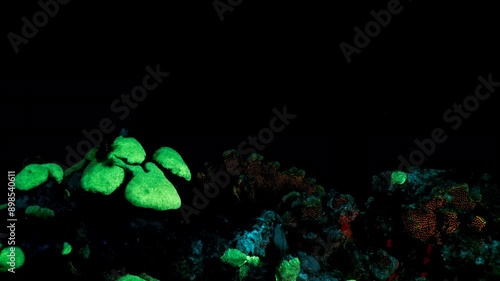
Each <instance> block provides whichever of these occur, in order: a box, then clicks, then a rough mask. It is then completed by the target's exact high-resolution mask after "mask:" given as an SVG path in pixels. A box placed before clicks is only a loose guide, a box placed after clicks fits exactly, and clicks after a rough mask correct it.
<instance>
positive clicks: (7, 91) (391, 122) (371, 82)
mask: <svg viewBox="0 0 500 281" xmlns="http://www.w3.org/2000/svg"><path fill="white" fill-rule="evenodd" d="M16 3H20V5H16V6H6V7H5V9H2V16H1V18H2V33H3V34H4V37H3V38H4V39H3V40H2V41H1V42H2V43H1V46H2V57H3V60H2V63H1V66H2V72H3V73H2V74H3V78H4V80H2V81H1V83H0V90H1V92H2V98H1V105H2V108H1V110H0V112H1V117H2V122H1V124H2V127H3V131H4V133H5V134H4V135H5V137H4V138H2V141H3V143H2V150H3V152H5V153H6V156H5V157H3V159H4V160H7V162H6V163H7V164H8V167H10V169H13V168H15V169H19V168H20V166H21V165H22V161H23V160H24V159H26V158H28V157H34V156H35V155H41V156H43V157H44V159H47V161H54V160H55V161H59V162H64V157H65V153H66V151H65V147H66V146H67V145H69V146H72V147H75V146H76V145H77V144H78V142H79V141H81V140H82V139H84V136H83V135H82V130H83V129H86V130H91V129H93V128H97V127H98V124H99V121H100V120H102V119H103V118H111V119H112V120H113V121H114V124H115V125H116V128H117V129H115V131H114V132H113V133H114V134H116V133H118V131H119V129H120V128H127V129H128V130H129V131H130V133H131V135H133V136H136V137H138V138H140V139H142V140H143V141H142V142H143V143H146V142H147V141H148V140H149V139H151V138H152V139H155V138H158V136H164V139H163V141H164V144H162V145H172V146H174V145H176V146H178V147H179V146H182V150H183V151H182V154H187V153H190V152H192V153H191V154H190V155H191V156H192V157H193V158H192V159H195V158H197V159H203V160H198V161H204V160H206V159H207V158H212V157H213V156H214V155H220V153H221V152H222V151H223V150H224V149H227V148H231V147H234V146H236V145H237V144H239V143H240V142H241V141H243V140H244V139H245V138H246V137H247V136H249V135H255V134H257V133H258V132H259V130H260V129H262V128H264V127H267V126H268V123H269V120H270V119H271V118H272V116H273V112H272V109H273V108H278V109H282V108H283V107H284V106H286V107H287V109H288V111H289V112H290V113H292V114H296V115H297V117H296V118H295V119H294V120H293V121H292V122H291V124H290V125H289V126H287V127H286V129H285V130H284V131H283V132H281V133H279V134H277V136H276V141H274V142H273V143H271V144H270V145H268V146H267V147H266V150H265V151H263V152H262V153H264V154H266V153H271V152H273V153H275V155H272V157H273V158H280V159H283V158H285V157H287V159H288V158H292V159H295V158H297V159H303V160H302V162H304V161H305V162H311V163H312V164H311V166H314V167H317V166H321V167H328V169H326V168H322V169H321V172H320V171H318V172H317V173H318V174H319V173H321V176H322V177H325V178H326V179H327V180H328V181H333V179H334V178H336V177H337V176H341V175H346V173H345V172H341V173H336V172H335V170H338V169H346V170H350V171H355V170H358V169H360V168H361V169H368V171H372V170H375V171H376V170H378V169H379V168H378V165H382V164H381V163H384V164H383V165H385V166H388V167H390V168H392V167H394V166H396V165H397V164H398V161H397V156H399V155H400V154H403V155H408V153H409V152H411V150H412V149H414V148H415V145H414V144H413V141H414V140H415V139H416V138H419V139H422V138H427V137H429V136H430V135H431V132H432V130H434V129H435V128H443V129H444V131H445V132H446V134H447V135H450V136H452V135H453V136H457V137H456V138H453V141H447V142H445V143H444V144H442V145H439V147H438V148H437V151H436V153H435V154H433V155H432V156H431V157H430V158H429V159H428V160H427V161H426V163H429V161H431V160H433V161H437V162H439V163H441V164H442V163H444V162H446V161H447V160H450V162H449V164H447V165H451V164H453V165H457V163H458V162H465V163H467V162H471V163H476V164H475V165H473V166H477V164H478V163H484V161H489V162H494V159H495V157H496V151H495V142H496V139H487V138H481V137H478V138H476V137H473V136H488V135H495V134H496V129H497V127H498V126H497V124H498V123H497V121H496V120H497V117H498V111H497V110H496V108H497V104H498V98H497V97H496V96H497V94H498V91H497V92H496V93H493V94H492V95H491V96H490V97H489V98H488V99H487V100H485V101H482V102H481V103H480V105H479V107H478V109H477V110H475V111H473V112H472V113H471V115H470V117H469V118H468V119H464V120H463V123H462V124H461V126H459V127H458V128H457V129H456V130H452V129H451V128H450V125H451V124H450V123H446V122H445V121H444V120H443V113H444V112H445V111H446V110H447V109H449V108H451V107H452V106H453V105H454V104H455V103H461V102H462V101H463V100H464V98H466V97H468V96H470V95H472V94H473V93H474V90H475V87H476V86H477V85H478V80H477V77H478V76H479V75H481V76H483V77H487V76H488V75H489V74H492V75H493V80H500V74H498V53H499V51H498V50H500V49H499V48H498V43H497V41H498V40H497V38H498V30H497V28H498V20H497V16H496V14H495V12H494V11H495V9H494V8H493V6H491V5H490V4H484V3H477V4H474V5H472V4H470V3H443V4H437V3H428V2H423V1H401V2H400V3H401V4H400V5H401V6H402V11H401V12H400V13H399V14H397V15H392V17H391V21H390V23H389V24H388V25H387V26H386V27H383V28H382V29H381V32H380V33H379V35H378V36H376V37H374V38H372V39H371V42H370V43H369V45H368V46H367V47H366V48H363V49H362V50H361V53H360V54H353V55H352V62H351V63H347V62H346V59H345V57H344V55H343V54H342V51H341V49H340V48H339V44H340V43H341V42H346V43H348V44H351V45H353V44H354V42H353V40H354V39H353V38H354V35H355V32H354V29H353V28H354V27H356V26H357V27H360V28H361V29H364V27H365V25H366V23H367V22H369V21H372V20H373V17H372V15H371V14H370V11H372V10H375V11H379V10H381V9H386V8H387V5H388V3H389V1H365V2H362V1H354V2H352V1H351V2H347V1H342V2H340V3H335V4H334V5H327V3H325V2H321V1H312V2H307V3H305V2H299V1H296V2H294V1H273V2H272V3H269V2H264V1H261V2H256V1H242V3H241V4H239V5H238V6H236V7H235V8H234V10H232V11H231V12H225V13H224V20H223V21H222V22H221V20H220V18H219V16H218V14H217V12H216V10H215V9H214V6H213V2H211V1H202V2H185V1H175V2H169V3H159V2H151V3H150V2H144V1H140V2H139V1H131V2H120V3H116V4H114V3H108V4H103V3H99V2H93V1H85V2H82V1H75V0H73V1H70V2H69V3H68V4H65V5H60V7H59V8H60V9H59V12H58V13H57V15H55V16H54V17H53V18H50V19H49V21H48V24H47V25H46V26H44V27H42V28H40V29H39V31H38V33H37V34H36V36H35V37H34V38H32V39H30V40H29V42H28V44H22V45H20V47H19V53H18V54H15V53H14V51H13V48H12V46H11V45H10V43H9V40H8V37H7V34H8V33H9V32H14V33H16V34H21V28H22V25H23V22H22V21H21V18H22V17H24V16H25V17H27V18H28V19H32V17H33V14H34V13H35V12H37V11H39V10H40V7H39V5H38V4H37V3H36V1H24V2H16ZM6 5H7V4H6ZM158 64H159V65H160V69H161V70H162V71H165V72H169V73H170V75H169V76H168V77H167V78H166V79H165V81H163V82H162V83H161V84H160V86H159V87H158V88H157V89H155V90H154V91H152V92H149V93H148V96H147V98H146V99H145V100H144V101H142V102H140V103H139V104H138V107H137V108H136V109H134V110H131V113H130V114H129V115H128V116H127V118H125V119H124V120H120V119H117V114H116V113H114V112H112V111H111V109H110V105H111V103H112V102H113V101H114V100H115V99H117V98H119V97H120V95H121V94H122V93H130V90H131V89H132V88H133V87H134V86H135V85H138V84H140V83H141V81H142V78H143V76H144V75H145V74H146V71H145V67H146V66H151V67H153V68H154V67H155V66H156V65H158ZM179 135H181V136H204V135H205V136H206V135H213V136H230V135H233V136H240V137H234V138H225V137H212V138H205V137H191V138H188V137H185V138H178V137H172V136H179ZM308 135H309V136H321V135H325V136H326V135H331V136H333V137H331V138H329V139H323V138H320V137H316V138H307V137H301V138H291V137H288V138H285V136H308ZM377 135H386V136H398V135H400V136H401V135H406V136H409V137H385V138H377V137H369V136H377ZM460 136H469V137H460ZM169 137H170V138H169ZM177 139H182V141H176V140H177ZM278 140H279V141H278ZM146 145H147V144H146ZM151 149H154V148H153V147H152V148H151ZM179 149H180V147H179ZM194 151H196V153H194ZM151 153H152V151H151ZM276 160H279V159H276ZM457 161H458V162H457ZM299 164H300V163H298V165H299ZM304 165H305V164H304ZM345 167H349V169H347V168H345ZM353 173H354V174H355V172H353ZM336 174H340V175H336ZM318 176H319V175H318ZM347 178H348V177H347ZM346 182H348V181H347V180H346Z"/></svg>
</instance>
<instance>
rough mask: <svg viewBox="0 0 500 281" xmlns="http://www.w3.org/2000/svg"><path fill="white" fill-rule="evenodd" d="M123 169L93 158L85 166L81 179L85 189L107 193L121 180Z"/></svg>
mask: <svg viewBox="0 0 500 281" xmlns="http://www.w3.org/2000/svg"><path fill="white" fill-rule="evenodd" d="M124 178H125V171H124V170H123V169H122V168H121V167H118V166H106V165H105V164H103V163H100V162H97V161H96V160H93V161H92V162H90V164H89V165H88V166H87V168H85V170H84V172H83V176H82V179H81V184H82V188H83V189H84V190H85V191H89V192H94V193H102V194H104V195H109V194H111V193H113V191H115V190H116V189H117V188H118V187H119V186H120V185H121V184H122V182H123V180H124Z"/></svg>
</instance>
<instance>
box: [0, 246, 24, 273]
mask: <svg viewBox="0 0 500 281" xmlns="http://www.w3.org/2000/svg"><path fill="white" fill-rule="evenodd" d="M12 249H13V250H14V251H11V250H12ZM12 253H13V254H12ZM11 256H14V257H15V261H14V262H13V263H12V264H11V261H12V260H11ZM24 260H25V257H24V252H23V250H21V248H19V247H16V246H14V247H6V248H4V249H3V250H2V251H0V272H7V271H8V270H10V269H11V268H14V269H18V268H20V267H21V266H23V264H24Z"/></svg>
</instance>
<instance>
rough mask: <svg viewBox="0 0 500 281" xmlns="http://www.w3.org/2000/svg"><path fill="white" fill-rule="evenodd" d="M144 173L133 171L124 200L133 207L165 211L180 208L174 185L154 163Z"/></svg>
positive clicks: (147, 164)
mask: <svg viewBox="0 0 500 281" xmlns="http://www.w3.org/2000/svg"><path fill="white" fill-rule="evenodd" d="M145 168H146V171H147V172H146V171H144V170H142V169H135V170H134V172H133V174H134V177H133V178H132V179H131V180H130V182H129V183H128V185H127V187H126V188H125V198H126V199H127V200H128V201H130V203H132V204H133V205H134V206H137V207H143V208H150V209H155V210H158V211H165V210H171V209H178V208H180V207H181V198H180V197H179V194H177V190H176V189H175V187H174V185H173V184H172V183H171V182H170V181H169V180H168V179H167V178H166V177H165V175H164V174H163V172H162V171H161V170H160V168H158V167H157V166H156V165H155V164H154V163H151V162H148V163H146V165H145Z"/></svg>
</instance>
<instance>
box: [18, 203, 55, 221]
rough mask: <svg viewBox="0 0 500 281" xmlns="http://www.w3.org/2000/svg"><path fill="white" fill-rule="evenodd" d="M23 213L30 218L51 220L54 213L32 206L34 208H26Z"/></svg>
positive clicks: (47, 209)
mask: <svg viewBox="0 0 500 281" xmlns="http://www.w3.org/2000/svg"><path fill="white" fill-rule="evenodd" d="M24 213H25V214H26V215H27V216H32V217H37V218H41V219H49V218H53V217H54V216H55V213H54V211H53V210H51V209H49V208H42V207H40V206H37V205H34V206H28V208H26V210H25V211H24Z"/></svg>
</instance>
